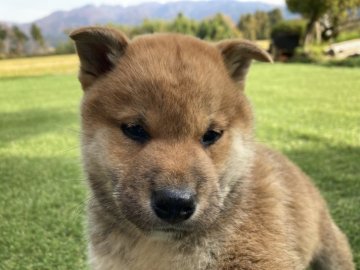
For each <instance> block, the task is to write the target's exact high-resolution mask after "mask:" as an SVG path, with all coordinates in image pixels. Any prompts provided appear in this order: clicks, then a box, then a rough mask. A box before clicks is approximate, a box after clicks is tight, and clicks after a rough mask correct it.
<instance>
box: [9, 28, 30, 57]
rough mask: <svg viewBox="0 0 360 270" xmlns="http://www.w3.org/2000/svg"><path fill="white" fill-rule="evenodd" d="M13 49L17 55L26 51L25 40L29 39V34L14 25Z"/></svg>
mask: <svg viewBox="0 0 360 270" xmlns="http://www.w3.org/2000/svg"><path fill="white" fill-rule="evenodd" d="M11 30H12V31H11V32H12V45H11V46H12V51H13V53H15V54H16V55H21V54H23V53H24V49H25V42H26V41H28V39H29V38H28V36H27V35H26V34H25V33H24V32H23V31H21V30H20V28H19V27H17V26H13V27H12V29H11Z"/></svg>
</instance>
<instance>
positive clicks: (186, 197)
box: [151, 189, 196, 223]
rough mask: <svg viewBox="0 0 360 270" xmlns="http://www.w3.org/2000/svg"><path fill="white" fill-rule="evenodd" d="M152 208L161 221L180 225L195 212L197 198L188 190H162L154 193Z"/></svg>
mask: <svg viewBox="0 0 360 270" xmlns="http://www.w3.org/2000/svg"><path fill="white" fill-rule="evenodd" d="M151 206H152V208H153V210H154V212H155V214H156V215H157V216H158V217H159V218H160V219H162V220H164V221H166V222H169V223H178V222H181V221H184V220H187V219H189V218H190V217H191V215H192V214H193V213H194V212H195V208H196V204H195V196H194V194H193V193H192V192H190V191H188V190H180V189H161V190H157V191H154V192H153V193H152V196H151Z"/></svg>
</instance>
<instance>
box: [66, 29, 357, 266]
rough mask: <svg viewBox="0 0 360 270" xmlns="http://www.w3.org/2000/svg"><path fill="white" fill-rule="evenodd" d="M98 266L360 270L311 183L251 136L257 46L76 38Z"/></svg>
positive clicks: (172, 38) (264, 57) (114, 36)
mask: <svg viewBox="0 0 360 270" xmlns="http://www.w3.org/2000/svg"><path fill="white" fill-rule="evenodd" d="M71 38H72V39H73V40H74V41H75V44H76V48H77V53H78V55H79V58H80V74H79V80H80V82H81V85H82V88H83V90H84V96H83V100H82V105H81V119H82V157H83V164H84V170H85V175H86V177H87V180H88V183H89V186H90V191H91V199H90V202H89V205H88V235H89V241H90V243H89V257H90V264H91V266H92V269H96V270H141V269H146V270H169V269H170V270H196V269H199V270H200V269H213V270H215V269H224V270H225V269H241V270H254V269H256V270H276V269H278V270H290V269H291V270H303V269H306V268H307V267H309V266H312V267H313V269H327V270H352V269H354V264H353V262H352V261H353V260H352V255H351V251H350V248H349V245H348V242H347V240H346V237H345V236H344V234H343V233H342V232H341V231H340V230H339V228H338V227H337V226H336V225H335V223H334V221H333V220H332V219H331V217H330V215H329V212H328V210H327V207H326V204H325V202H324V200H323V199H322V198H321V196H320V194H319V192H318V190H317V189H316V188H315V187H314V185H313V184H312V183H311V182H310V180H309V178H308V177H307V176H306V175H305V174H304V173H303V172H302V171H301V170H300V169H299V168H298V167H296V166H295V165H294V164H293V163H291V162H290V161H289V160H288V159H286V158H285V157H284V156H282V155H281V154H279V153H277V152H274V151H272V150H270V149H268V148H266V147H264V146H262V145H259V144H257V143H255V141H254V139H253V133H254V132H253V115H252V111H251V106H250V103H249V101H248V100H247V98H246V96H245V94H244V81H245V77H246V74H247V72H248V68H249V66H250V63H251V61H252V59H256V60H258V61H265V62H271V58H270V56H269V55H268V54H267V53H266V52H264V51H262V50H261V49H259V48H258V47H256V46H255V45H253V44H252V43H250V42H248V41H242V40H227V41H223V42H220V43H218V44H216V45H214V44H208V43H207V42H204V41H201V40H198V39H195V38H193V37H188V36H183V35H177V34H155V35H145V36H140V37H138V38H135V39H134V40H131V41H130V40H128V38H127V37H126V36H124V35H123V34H122V33H120V32H118V31H116V30H112V29H109V28H102V27H87V28H81V29H78V30H76V31H74V32H72V33H71Z"/></svg>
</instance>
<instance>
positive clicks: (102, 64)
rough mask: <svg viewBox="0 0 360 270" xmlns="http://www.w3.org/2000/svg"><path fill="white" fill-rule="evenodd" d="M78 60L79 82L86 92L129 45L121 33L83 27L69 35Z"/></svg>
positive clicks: (111, 67) (110, 67)
mask: <svg viewBox="0 0 360 270" xmlns="http://www.w3.org/2000/svg"><path fill="white" fill-rule="evenodd" d="M70 38H72V39H73V40H74V41H75V46H76V51H77V54H78V55H79V58H80V72H79V80H80V82H81V85H82V88H83V89H84V90H86V89H87V88H88V87H89V86H91V85H92V84H93V83H94V81H95V80H96V79H97V78H99V77H100V76H101V75H103V74H105V73H107V72H109V71H110V70H112V69H113V68H114V67H115V65H116V64H117V62H118V61H119V58H120V57H121V56H122V55H123V54H124V52H125V49H126V47H127V46H128V44H129V40H128V38H127V37H126V36H125V35H124V34H122V33H121V32H119V31H117V30H115V29H111V28H107V27H83V28H79V29H77V30H75V31H73V32H71V33H70Z"/></svg>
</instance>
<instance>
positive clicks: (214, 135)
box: [201, 129, 223, 147]
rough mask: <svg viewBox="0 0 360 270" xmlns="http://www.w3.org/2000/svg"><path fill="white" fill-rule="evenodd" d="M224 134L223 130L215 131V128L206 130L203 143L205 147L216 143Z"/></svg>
mask: <svg viewBox="0 0 360 270" xmlns="http://www.w3.org/2000/svg"><path fill="white" fill-rule="evenodd" d="M222 134H223V131H215V130H211V129H209V130H208V131H206V133H205V134H204V136H202V138H201V144H202V145H203V146H205V147H207V146H210V145H212V144H214V143H215V142H216V141H217V140H218V139H220V137H221V136H222Z"/></svg>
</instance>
